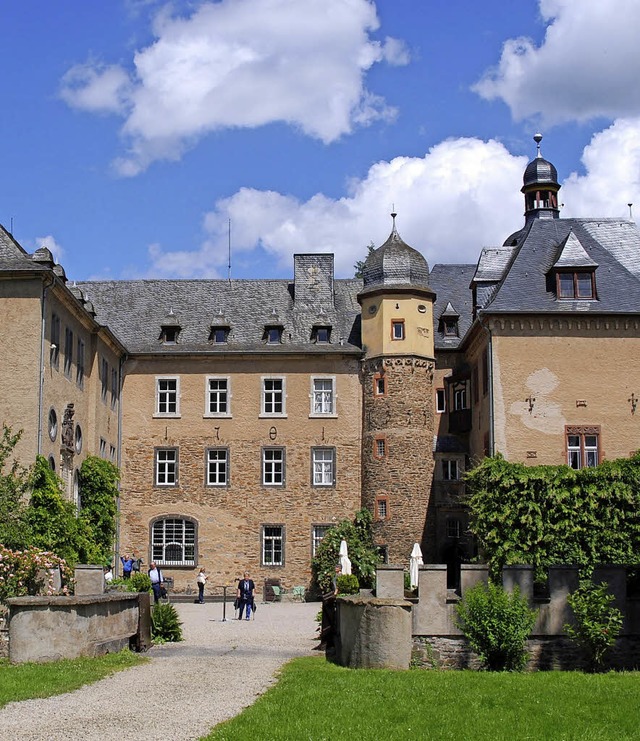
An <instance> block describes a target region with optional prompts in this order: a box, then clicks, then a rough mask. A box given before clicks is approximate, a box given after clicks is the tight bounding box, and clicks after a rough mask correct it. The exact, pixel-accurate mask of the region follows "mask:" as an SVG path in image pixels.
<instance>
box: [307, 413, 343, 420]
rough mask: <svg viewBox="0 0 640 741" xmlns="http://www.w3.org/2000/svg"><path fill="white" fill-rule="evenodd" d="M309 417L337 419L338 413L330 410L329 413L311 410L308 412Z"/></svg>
mask: <svg viewBox="0 0 640 741" xmlns="http://www.w3.org/2000/svg"><path fill="white" fill-rule="evenodd" d="M309 419H338V415H337V414H335V413H334V412H332V413H331V414H322V413H320V412H312V413H311V414H309Z"/></svg>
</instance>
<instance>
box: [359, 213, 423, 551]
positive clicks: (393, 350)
mask: <svg viewBox="0 0 640 741" xmlns="http://www.w3.org/2000/svg"><path fill="white" fill-rule="evenodd" d="M392 217H393V229H392V231H391V234H390V235H389V238H388V239H387V241H386V242H385V243H384V244H383V245H382V246H381V247H379V248H378V249H377V250H375V251H374V252H372V253H371V254H370V255H369V257H368V258H367V260H366V262H365V264H364V267H363V271H362V276H363V280H364V287H363V289H362V291H361V292H360V293H359V294H358V302H359V303H360V306H361V310H362V342H363V348H364V358H363V361H362V381H363V384H362V387H363V394H364V400H363V434H362V446H363V450H362V504H363V506H365V507H367V508H368V509H370V510H371V511H372V512H373V517H374V532H375V538H376V543H377V544H378V545H379V546H381V547H383V548H385V549H386V551H387V557H388V561H389V562H390V563H405V562H408V559H409V555H410V553H411V549H412V548H413V544H414V543H420V544H421V546H422V550H423V556H424V557H425V560H426V559H427V558H430V557H432V556H431V551H432V550H433V549H432V547H431V546H432V545H433V544H434V540H435V537H434V534H435V531H434V533H431V529H432V525H431V521H432V520H433V518H432V517H429V500H430V495H431V482H432V477H433V436H434V428H435V426H434V391H433V370H434V363H435V354H434V338H433V302H434V301H435V293H434V292H433V291H432V290H431V288H430V287H429V266H428V264H427V261H426V260H425V259H424V257H423V256H422V255H421V254H420V253H419V252H418V251H417V250H414V249H413V248H412V247H409V245H407V244H406V243H405V242H404V241H403V240H402V238H401V237H400V235H399V234H398V232H397V230H396V225H395V217H396V214H392ZM433 524H435V523H433Z"/></svg>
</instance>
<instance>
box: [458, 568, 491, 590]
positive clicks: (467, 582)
mask: <svg viewBox="0 0 640 741" xmlns="http://www.w3.org/2000/svg"><path fill="white" fill-rule="evenodd" d="M488 581H489V567H488V566H487V565H486V564H484V563H463V564H460V591H461V593H462V596H463V597H464V593H465V592H466V591H467V590H469V589H472V588H473V587H475V586H476V584H480V583H482V584H486V583H487V582H488Z"/></svg>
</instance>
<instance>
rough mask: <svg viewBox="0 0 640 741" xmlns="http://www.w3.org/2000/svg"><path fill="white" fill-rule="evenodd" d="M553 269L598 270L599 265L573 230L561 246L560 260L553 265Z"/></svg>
mask: <svg viewBox="0 0 640 741" xmlns="http://www.w3.org/2000/svg"><path fill="white" fill-rule="evenodd" d="M553 267H554V268H597V267H598V263H597V262H595V260H592V259H591V257H590V256H589V254H588V253H587V251H586V250H585V248H584V247H583V246H582V243H581V242H580V240H579V239H578V237H576V235H575V234H574V233H573V229H572V230H571V231H570V232H569V234H567V237H566V239H565V240H564V241H563V242H562V244H561V245H560V250H559V255H558V259H557V260H556V261H555V263H554V264H553Z"/></svg>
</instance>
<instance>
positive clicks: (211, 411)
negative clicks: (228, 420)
mask: <svg viewBox="0 0 640 741" xmlns="http://www.w3.org/2000/svg"><path fill="white" fill-rule="evenodd" d="M207 414H208V415H215V416H227V415H228V414H229V379H228V378H208V379H207Z"/></svg>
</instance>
